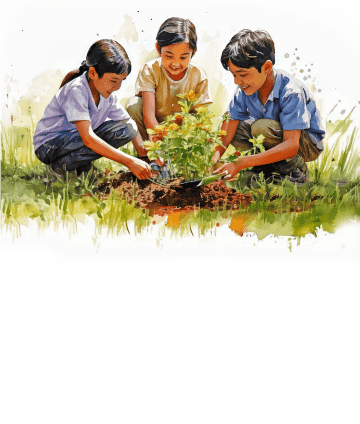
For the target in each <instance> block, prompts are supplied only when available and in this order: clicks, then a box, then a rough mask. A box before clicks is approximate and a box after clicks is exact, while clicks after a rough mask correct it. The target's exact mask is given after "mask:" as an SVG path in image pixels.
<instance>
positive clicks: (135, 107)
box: [126, 18, 212, 140]
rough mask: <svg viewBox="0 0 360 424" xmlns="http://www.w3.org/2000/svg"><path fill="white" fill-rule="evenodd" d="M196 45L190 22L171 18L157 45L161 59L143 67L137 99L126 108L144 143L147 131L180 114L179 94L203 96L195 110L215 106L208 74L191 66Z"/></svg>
mask: <svg viewBox="0 0 360 424" xmlns="http://www.w3.org/2000/svg"><path fill="white" fill-rule="evenodd" d="M196 43H197V36H196V29H195V26H194V24H193V23H192V22H190V21H189V20H188V19H182V18H170V19H167V20H166V21H165V22H164V23H163V24H162V25H161V27H160V29H159V32H158V34H157V36H156V44H155V47H156V50H157V51H158V53H159V56H160V57H159V58H157V59H154V60H151V61H149V62H147V63H145V64H144V65H143V67H142V69H141V70H140V72H139V75H138V78H137V80H136V87H135V91H136V95H135V97H132V98H130V99H129V100H128V102H127V104H126V110H127V111H128V112H129V114H130V116H131V117H132V118H133V119H134V121H135V122H136V124H137V126H138V128H139V131H140V134H141V136H142V138H143V139H144V140H145V139H146V140H148V139H149V135H148V134H147V132H146V129H147V128H149V129H152V128H154V127H155V126H156V125H158V124H159V123H161V122H162V121H164V120H165V118H166V117H167V116H168V115H172V114H174V113H176V112H180V111H181V107H180V105H179V104H178V101H179V100H180V99H179V98H178V97H177V94H184V93H188V92H190V91H191V90H193V91H194V92H195V94H196V95H201V97H200V100H199V103H198V104H197V105H196V107H198V106H201V105H205V104H209V103H212V99H211V95H210V91H209V82H208V79H207V76H206V74H205V72H204V71H203V70H202V69H200V68H199V67H197V66H196V65H194V64H193V63H190V60H191V58H192V57H193V56H194V54H195V52H196Z"/></svg>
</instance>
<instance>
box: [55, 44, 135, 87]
mask: <svg viewBox="0 0 360 424" xmlns="http://www.w3.org/2000/svg"><path fill="white" fill-rule="evenodd" d="M90 66H93V67H94V68H95V71H96V73H97V74H98V75H99V78H101V77H102V76H103V75H104V74H105V73H106V72H110V73H114V74H118V75H120V74H124V73H125V72H127V73H128V74H130V72H131V62H130V59H129V57H128V55H127V53H126V51H125V49H124V48H123V47H122V46H121V45H120V44H119V43H118V42H117V41H115V40H98V41H96V42H95V43H94V44H93V45H92V46H91V47H90V49H89V51H88V53H87V55H86V60H84V61H83V62H82V64H81V66H80V68H79V69H75V70H74V71H71V72H69V73H68V74H67V75H66V76H65V78H64V79H63V81H62V83H61V86H60V88H61V87H63V86H64V85H65V84H66V83H68V82H69V81H72V80H73V79H75V78H76V77H78V76H80V75H82V74H83V73H84V72H86V71H87V70H88V69H89V68H90Z"/></svg>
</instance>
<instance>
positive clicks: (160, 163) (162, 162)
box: [154, 156, 165, 166]
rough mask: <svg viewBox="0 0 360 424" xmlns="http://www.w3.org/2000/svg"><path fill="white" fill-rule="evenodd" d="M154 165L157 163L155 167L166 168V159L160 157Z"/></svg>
mask: <svg viewBox="0 0 360 424" xmlns="http://www.w3.org/2000/svg"><path fill="white" fill-rule="evenodd" d="M154 163H155V165H159V166H164V165H165V161H164V159H163V158H161V157H160V156H159V157H158V158H156V159H155V160H154Z"/></svg>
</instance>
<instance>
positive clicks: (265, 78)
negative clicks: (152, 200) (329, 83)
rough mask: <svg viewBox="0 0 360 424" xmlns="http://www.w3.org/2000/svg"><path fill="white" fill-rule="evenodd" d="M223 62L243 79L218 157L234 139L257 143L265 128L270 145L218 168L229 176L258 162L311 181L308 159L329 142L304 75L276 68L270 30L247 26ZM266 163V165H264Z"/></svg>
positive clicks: (245, 145) (239, 144) (242, 144)
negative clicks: (297, 77) (325, 136)
mask: <svg viewBox="0 0 360 424" xmlns="http://www.w3.org/2000/svg"><path fill="white" fill-rule="evenodd" d="M221 63H222V65H223V67H224V68H225V69H226V70H230V72H231V73H232V74H233V76H234V82H235V84H237V85H238V87H237V89H236V91H235V94H234V97H233V100H232V101H231V103H230V107H229V109H230V116H231V120H230V121H229V122H225V121H224V123H223V125H222V129H223V130H225V131H227V134H226V135H225V136H223V137H222V139H223V147H222V146H219V147H217V148H216V151H215V153H214V155H213V162H214V163H216V162H217V161H218V160H219V159H220V157H221V156H222V154H223V153H224V152H225V150H226V148H227V146H228V145H229V144H230V143H232V144H233V145H234V146H235V147H236V148H239V150H248V149H250V148H252V144H251V142H249V141H248V140H249V139H250V138H253V137H254V136H257V135H260V134H263V135H264V137H265V139H264V141H263V145H264V147H265V151H264V152H262V153H259V154H255V155H251V156H244V157H239V159H238V160H237V161H236V162H235V163H228V164H225V165H223V166H222V167H220V168H218V169H217V170H216V171H215V173H221V172H224V171H227V172H228V173H229V178H230V177H233V176H234V175H235V174H237V173H238V172H239V171H241V170H242V169H245V168H248V167H250V166H254V168H253V169H252V171H253V172H257V173H259V172H261V171H263V172H264V174H265V177H267V176H269V175H270V176H271V175H272V174H273V173H274V172H275V173H277V174H280V176H281V177H282V178H288V179H289V180H290V181H292V182H294V183H298V184H304V183H305V182H307V181H308V170H307V165H306V162H310V161H313V160H315V159H317V157H318V156H319V155H320V153H321V151H322V150H323V148H324V146H323V143H322V139H323V138H324V134H325V131H324V130H323V127H322V125H321V122H320V113H319V111H318V109H317V107H316V104H315V101H314V99H313V98H312V96H311V93H310V91H309V90H308V88H307V87H306V86H305V85H304V84H303V83H302V82H300V81H299V80H298V79H296V78H294V77H292V76H291V75H289V74H288V73H286V72H284V71H281V70H279V69H277V70H275V69H274V68H273V65H274V64H275V47H274V42H273V40H272V39H271V37H270V35H269V34H268V33H267V32H265V31H250V30H242V31H240V32H239V33H237V34H236V35H234V37H232V39H231V40H230V42H229V43H228V44H227V46H226V47H225V49H224V50H223V52H222V56H221ZM264 165H265V166H264Z"/></svg>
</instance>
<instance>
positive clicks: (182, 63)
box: [156, 43, 195, 81]
mask: <svg viewBox="0 0 360 424" xmlns="http://www.w3.org/2000/svg"><path fill="white" fill-rule="evenodd" d="M156 50H157V51H158V53H159V55H160V57H161V65H162V66H163V67H164V68H165V71H166V73H167V74H168V75H169V77H170V78H171V79H172V80H174V81H179V80H181V79H182V78H183V77H184V75H185V73H186V69H187V67H188V66H189V63H190V59H191V56H192V55H193V54H194V53H195V51H193V50H192V49H191V48H190V45H189V43H178V44H171V45H169V46H165V47H161V48H160V47H159V45H158V44H157V43H156Z"/></svg>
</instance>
